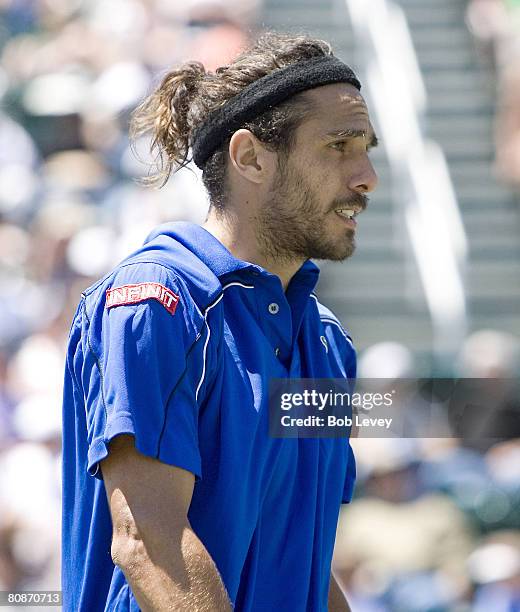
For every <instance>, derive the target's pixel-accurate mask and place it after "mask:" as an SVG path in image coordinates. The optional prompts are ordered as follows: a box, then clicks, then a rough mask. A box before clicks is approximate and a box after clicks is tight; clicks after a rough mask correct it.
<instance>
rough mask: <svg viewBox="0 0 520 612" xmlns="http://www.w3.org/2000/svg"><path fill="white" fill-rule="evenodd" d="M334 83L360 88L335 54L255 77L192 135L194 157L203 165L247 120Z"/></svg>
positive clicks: (195, 160) (349, 69)
mask: <svg viewBox="0 0 520 612" xmlns="http://www.w3.org/2000/svg"><path fill="white" fill-rule="evenodd" d="M331 83H350V84H351V85H354V87H356V89H361V84H360V82H359V81H358V80H357V78H356V75H355V74H354V72H353V71H352V70H351V68H349V67H348V66H347V65H346V64H344V63H343V62H342V61H341V60H339V59H338V58H336V57H334V56H333V55H325V56H320V57H313V58H311V59H308V60H303V61H301V62H297V63H296V64H290V65H289V66H286V67H285V68H280V69H279V70H275V71H274V72H271V73H269V74H268V75H266V76H264V77H262V78H261V79H258V80H257V81H254V82H253V83H251V84H250V85H248V86H247V87H245V88H244V89H243V90H242V91H241V92H240V93H238V94H237V95H236V96H234V97H233V98H231V99H230V100H228V101H227V102H226V103H225V104H224V105H223V106H221V107H220V108H218V109H217V110H215V111H213V112H212V113H210V115H209V117H208V118H207V119H206V121H205V122H204V124H203V125H202V126H201V127H199V128H198V129H197V130H196V131H195V134H194V136H193V142H192V151H193V161H194V162H195V163H196V164H197V166H198V167H199V168H202V167H203V166H204V164H205V163H206V161H207V160H208V158H209V157H210V155H211V154H212V153H213V152H214V151H215V149H217V148H218V147H219V146H220V145H221V144H222V143H223V142H224V141H225V140H226V139H227V138H228V137H229V136H231V135H232V134H233V132H236V130H239V129H240V128H241V127H242V125H243V124H244V123H246V122H247V121H251V119H254V118H255V117H256V116H257V115H259V114H260V113H262V112H263V111H265V110H267V109H268V108H272V107H273V106H276V105H277V104H280V102H283V101H284V100H286V99H287V98H289V97H290V96H293V95H295V94H297V93H300V92H302V91H305V90H307V89H312V88H314V87H319V86H321V85H330V84H331Z"/></svg>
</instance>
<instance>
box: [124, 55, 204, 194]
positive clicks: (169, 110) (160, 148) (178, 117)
mask: <svg viewBox="0 0 520 612" xmlns="http://www.w3.org/2000/svg"><path fill="white" fill-rule="evenodd" d="M205 76H206V71H205V69H204V66H203V65H202V64H201V63H199V62H188V63H186V64H184V65H183V66H181V67H180V68H178V69H177V70H172V71H171V72H169V73H168V74H167V75H166V76H165V77H164V79H163V80H162V82H161V84H160V86H159V87H158V88H157V89H156V90H155V91H154V92H153V93H152V94H151V95H150V96H149V97H148V98H146V100H144V102H142V103H141V105H140V106H138V107H137V108H136V110H135V111H134V112H133V113H132V119H131V122H130V136H131V138H132V140H134V141H135V140H136V139H137V138H139V137H140V136H143V135H144V134H147V133H151V135H152V140H151V143H150V151H151V152H152V153H156V156H155V167H156V172H155V173H152V174H150V175H149V176H148V177H146V178H144V179H143V182H144V183H145V184H148V185H160V186H162V185H164V184H165V183H166V181H167V180H168V178H169V176H170V175H171V173H172V172H175V171H176V170H178V169H179V168H182V167H183V166H185V165H186V164H187V163H188V161H189V160H188V153H189V147H190V135H191V132H192V129H193V127H194V126H193V123H192V121H191V120H190V108H191V107H192V103H193V101H194V99H195V98H196V97H197V95H198V93H199V87H200V84H201V81H202V80H203V79H204V77H205Z"/></svg>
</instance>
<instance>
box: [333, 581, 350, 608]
mask: <svg viewBox="0 0 520 612" xmlns="http://www.w3.org/2000/svg"><path fill="white" fill-rule="evenodd" d="M329 612H350V607H349V605H348V603H347V600H346V599H345V595H343V592H342V590H341V589H340V587H339V584H338V583H337V582H336V579H335V578H334V575H333V574H332V572H331V573H330V586H329Z"/></svg>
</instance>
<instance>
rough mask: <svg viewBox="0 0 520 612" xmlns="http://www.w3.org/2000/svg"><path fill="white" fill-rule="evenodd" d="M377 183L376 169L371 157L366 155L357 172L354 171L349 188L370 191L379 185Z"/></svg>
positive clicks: (363, 191) (360, 191) (364, 191)
mask: <svg viewBox="0 0 520 612" xmlns="http://www.w3.org/2000/svg"><path fill="white" fill-rule="evenodd" d="M377 183H378V179H377V174H376V171H375V169H374V166H373V165H372V162H371V161H370V158H369V157H368V155H366V156H365V158H364V159H363V162H362V163H361V164H360V165H359V167H358V168H357V170H356V172H353V173H352V175H351V177H350V181H349V188H350V189H351V190H352V191H357V192H358V193H370V192H371V191H374V189H375V188H376V187H377Z"/></svg>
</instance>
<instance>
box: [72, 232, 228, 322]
mask: <svg viewBox="0 0 520 612" xmlns="http://www.w3.org/2000/svg"><path fill="white" fill-rule="evenodd" d="M221 294H222V285H221V284H220V281H219V279H218V277H216V276H215V274H213V272H212V271H211V270H210V269H209V268H208V267H207V266H206V265H205V264H204V263H203V262H202V261H201V260H200V259H199V258H197V257H196V255H195V254H194V253H192V252H191V251H189V250H188V249H187V248H186V247H184V246H183V245H182V244H180V243H179V242H177V241H175V240H172V239H170V238H169V237H167V236H164V235H159V236H157V237H156V238H154V239H153V240H151V241H147V242H146V244H145V245H144V246H143V247H141V248H140V249H138V250H136V251H135V252H134V253H132V254H131V255H130V256H129V257H127V258H126V259H124V260H123V261H122V262H120V263H119V264H118V265H117V266H116V267H115V268H114V269H113V270H112V271H111V272H109V273H108V274H106V275H105V276H104V277H103V278H101V279H100V280H99V281H97V282H96V283H94V284H93V285H91V286H90V287H89V288H88V289H86V290H85V291H84V292H83V297H84V301H85V309H86V312H87V313H92V314H95V313H96V312H97V311H104V310H106V309H111V308H112V307H115V306H119V305H139V304H141V303H148V304H154V307H157V304H161V305H162V306H163V307H164V309H165V310H166V311H167V312H169V313H170V314H172V315H173V314H175V313H176V312H179V311H182V312H183V314H184V316H185V317H187V318H188V319H189V320H190V321H192V322H193V321H197V320H199V321H200V319H203V318H204V313H205V312H206V311H207V309H208V307H210V306H211V305H212V304H214V303H215V302H216V301H217V300H218V297H219V296H220V295H221Z"/></svg>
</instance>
